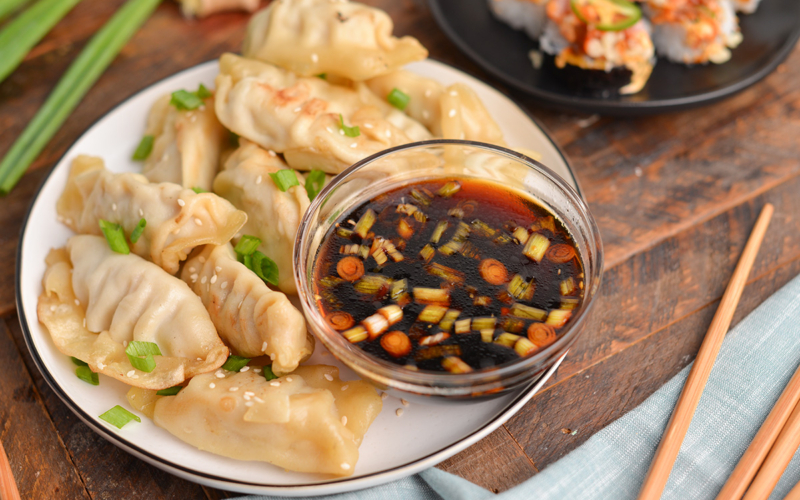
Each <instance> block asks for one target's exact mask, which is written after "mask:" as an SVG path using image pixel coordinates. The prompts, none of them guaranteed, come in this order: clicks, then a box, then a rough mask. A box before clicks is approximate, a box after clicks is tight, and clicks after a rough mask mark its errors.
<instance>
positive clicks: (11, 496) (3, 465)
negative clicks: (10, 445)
mask: <svg viewBox="0 0 800 500" xmlns="http://www.w3.org/2000/svg"><path fill="white" fill-rule="evenodd" d="M0 500H20V498H19V490H18V489H17V483H16V481H14V473H13V472H11V464H10V463H8V456H7V455H6V450H5V449H4V448H3V443H2V442H0Z"/></svg>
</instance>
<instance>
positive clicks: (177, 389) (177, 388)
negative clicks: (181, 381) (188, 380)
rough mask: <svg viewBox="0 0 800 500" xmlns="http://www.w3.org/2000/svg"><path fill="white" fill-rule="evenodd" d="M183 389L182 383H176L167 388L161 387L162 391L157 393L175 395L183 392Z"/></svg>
mask: <svg viewBox="0 0 800 500" xmlns="http://www.w3.org/2000/svg"><path fill="white" fill-rule="evenodd" d="M181 389H183V386H182V385H174V386H172V387H168V388H166V389H161V390H160V391H156V394H157V395H159V396H174V395H176V394H178V393H179V392H181Z"/></svg>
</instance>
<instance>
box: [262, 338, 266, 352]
mask: <svg viewBox="0 0 800 500" xmlns="http://www.w3.org/2000/svg"><path fill="white" fill-rule="evenodd" d="M266 350H267V341H266V340H265V341H264V343H263V344H261V352H264V351H266Z"/></svg>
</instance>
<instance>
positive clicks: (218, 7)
mask: <svg viewBox="0 0 800 500" xmlns="http://www.w3.org/2000/svg"><path fill="white" fill-rule="evenodd" d="M179 1H180V4H181V12H182V13H183V15H184V16H186V17H206V16H210V15H211V14H216V13H217V12H226V11H230V10H245V11H247V12H253V11H254V10H256V9H257V8H258V4H259V3H260V0H179Z"/></svg>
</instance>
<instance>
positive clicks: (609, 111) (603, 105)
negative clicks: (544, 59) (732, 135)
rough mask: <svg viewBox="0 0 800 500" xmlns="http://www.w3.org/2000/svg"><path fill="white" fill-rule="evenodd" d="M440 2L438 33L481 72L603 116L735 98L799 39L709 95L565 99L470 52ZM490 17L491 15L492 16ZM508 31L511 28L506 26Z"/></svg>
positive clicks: (546, 100)
mask: <svg viewBox="0 0 800 500" xmlns="http://www.w3.org/2000/svg"><path fill="white" fill-rule="evenodd" d="M441 1H442V0H428V7H429V8H430V10H431V13H432V14H433V18H434V19H435V20H436V24H437V25H438V26H439V29H441V30H442V31H443V32H444V33H445V35H447V38H448V39H450V41H451V42H453V43H454V44H455V45H456V46H457V47H458V49H459V50H461V51H462V52H463V53H464V54H466V55H467V57H469V58H470V59H471V60H472V61H473V62H474V63H475V64H477V65H478V66H480V67H481V68H482V69H483V70H484V71H486V72H487V73H489V74H491V75H492V76H493V77H495V78H497V79H499V80H500V81H502V82H504V83H506V84H508V85H510V86H512V87H514V88H515V89H516V90H519V91H522V92H525V93H526V94H528V95H531V96H533V97H534V98H536V100H537V102H539V103H540V104H543V105H545V106H548V107H551V108H561V109H570V110H573V111H582V112H591V113H598V114H605V115H617V116H637V115H639V116H641V115H651V114H656V113H661V112H666V111H681V110H685V109H690V108H695V107H699V106H703V105H706V104H712V103H715V102H717V101H720V100H722V99H725V98H726V97H730V96H732V95H734V94H737V93H739V92H741V91H742V90H744V89H746V88H748V87H750V86H752V85H754V84H756V83H758V82H759V81H761V80H763V79H764V78H766V77H767V75H769V74H770V73H772V72H773V71H775V68H777V67H778V66H779V65H780V64H781V63H782V62H783V61H784V60H785V59H786V58H787V57H788V56H789V54H790V53H791V52H792V50H794V47H795V45H796V44H797V41H798V40H799V39H800V23H798V24H797V25H796V26H795V28H794V31H792V33H791V34H790V35H789V37H788V38H787V39H786V41H785V42H784V44H783V46H781V48H780V49H779V50H777V51H776V52H774V53H773V54H772V55H771V57H770V58H769V59H768V61H767V63H766V64H765V65H764V66H762V67H761V68H760V69H759V70H758V71H756V72H754V73H753V74H751V75H749V76H748V77H746V78H743V79H741V80H739V81H737V82H735V83H733V84H731V85H728V86H725V87H723V88H721V89H716V90H712V91H710V92H703V93H700V94H696V95H693V96H688V97H677V98H674V99H658V100H647V101H610V100H606V99H603V98H591V97H581V96H570V97H565V96H563V95H561V94H556V93H553V92H549V91H546V90H542V89H540V88H538V87H536V86H535V85H531V84H528V83H525V82H522V81H520V80H519V79H517V78H513V77H512V76H510V75H507V74H506V73H505V72H504V71H501V70H500V69H498V68H496V67H494V66H493V65H492V64H491V62H489V61H487V60H486V59H485V58H483V57H482V56H481V55H480V54H478V53H477V52H476V51H475V50H474V49H473V48H472V46H471V45H470V44H468V43H467V42H466V41H465V40H464V39H463V38H461V36H460V35H458V33H456V31H455V30H454V28H453V27H452V26H451V24H450V23H449V22H447V17H446V16H445V13H444V12H443V11H442V7H441ZM477 3H480V4H481V6H482V7H485V8H486V10H487V11H488V6H486V0H477ZM489 15H491V13H490V14H489ZM508 29H513V28H511V27H510V26H509V27H508ZM462 71H463V70H462ZM537 125H538V124H537ZM570 170H571V169H570Z"/></svg>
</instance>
